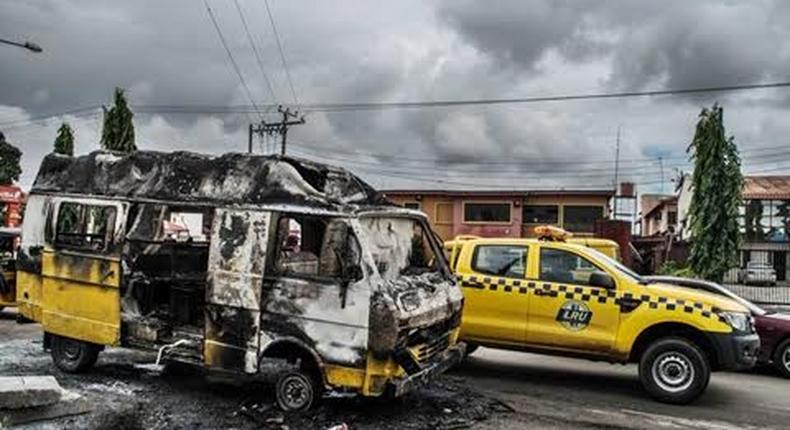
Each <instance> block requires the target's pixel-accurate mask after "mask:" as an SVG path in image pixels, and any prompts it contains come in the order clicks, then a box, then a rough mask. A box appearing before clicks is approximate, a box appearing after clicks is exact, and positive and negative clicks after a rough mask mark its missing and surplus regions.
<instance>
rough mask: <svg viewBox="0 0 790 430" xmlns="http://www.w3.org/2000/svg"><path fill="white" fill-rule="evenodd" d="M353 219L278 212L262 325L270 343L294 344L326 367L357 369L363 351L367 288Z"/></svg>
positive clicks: (366, 332) (368, 297)
mask: <svg viewBox="0 0 790 430" xmlns="http://www.w3.org/2000/svg"><path fill="white" fill-rule="evenodd" d="M352 221H353V220H349V219H345V218H338V217H331V216H317V215H307V214H296V213H294V214H291V213H283V214H279V216H278V223H277V228H276V237H275V238H274V240H273V241H272V242H271V243H273V245H272V247H273V248H274V249H276V251H275V252H276V254H275V255H273V256H271V257H272V258H271V259H270V260H269V261H270V264H271V266H270V271H269V272H267V277H266V282H265V287H264V288H265V290H264V307H265V309H264V313H263V318H262V320H263V322H262V325H263V330H264V331H265V333H267V334H268V335H269V336H270V339H272V340H273V341H275V342H276V341H277V339H278V338H279V339H282V338H288V339H291V340H296V341H298V342H301V343H302V344H304V345H308V346H310V347H311V348H313V349H314V350H315V351H317V352H318V354H319V355H320V356H321V358H322V360H324V362H325V363H328V364H336V365H344V366H351V367H360V366H362V365H363V364H364V361H365V357H366V356H367V350H368V325H369V323H368V320H369V315H370V295H371V286H370V285H369V279H368V278H367V275H366V274H365V272H366V271H365V270H362V269H361V268H360V267H361V266H363V264H362V253H361V248H360V244H359V242H358V240H357V237H358V236H357V235H356V234H355V232H354V231H355V229H358V224H357V227H354V224H352ZM351 268H354V270H351Z"/></svg>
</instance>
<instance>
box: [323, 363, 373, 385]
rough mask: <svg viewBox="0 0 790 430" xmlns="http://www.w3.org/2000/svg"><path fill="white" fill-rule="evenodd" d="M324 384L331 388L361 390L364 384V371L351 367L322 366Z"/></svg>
mask: <svg viewBox="0 0 790 430" xmlns="http://www.w3.org/2000/svg"><path fill="white" fill-rule="evenodd" d="M324 375H325V377H326V382H327V384H329V385H330V386H332V387H343V388H350V389H353V390H361V389H362V386H363V385H364V384H365V371H364V370H362V369H355V368H353V367H343V366H337V365H333V364H328V365H326V366H324Z"/></svg>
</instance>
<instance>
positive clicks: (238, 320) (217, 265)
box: [203, 208, 272, 373]
mask: <svg viewBox="0 0 790 430" xmlns="http://www.w3.org/2000/svg"><path fill="white" fill-rule="evenodd" d="M271 219H272V214H271V212H261V211H248V210H239V209H228V208H218V209H216V211H215V214H214V221H213V225H212V228H211V241H210V248H209V260H208V285H207V287H206V326H205V345H204V350H203V358H204V361H205V364H206V365H207V366H210V367H218V368H222V369H230V370H240V371H244V372H247V373H255V372H257V370H258V347H259V328H260V313H261V312H260V309H261V288H262V283H263V277H264V275H265V267H266V251H267V242H268V240H269V228H270V222H271Z"/></svg>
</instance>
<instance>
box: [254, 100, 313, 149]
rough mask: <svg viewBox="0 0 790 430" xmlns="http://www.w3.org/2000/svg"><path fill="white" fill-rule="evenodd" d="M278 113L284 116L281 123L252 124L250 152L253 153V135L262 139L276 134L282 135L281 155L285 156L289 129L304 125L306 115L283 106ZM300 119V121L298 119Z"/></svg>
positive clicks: (262, 122) (278, 108) (278, 109)
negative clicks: (300, 114)
mask: <svg viewBox="0 0 790 430" xmlns="http://www.w3.org/2000/svg"><path fill="white" fill-rule="evenodd" d="M277 112H279V113H281V114H282V119H281V120H280V121H279V122H266V121H261V123H260V124H258V125H255V124H250V128H249V139H248V142H247V143H248V151H249V152H250V153H252V134H253V133H255V134H258V135H260V136H261V137H263V136H264V135H269V136H274V135H275V134H279V135H280V155H285V148H286V144H287V139H288V128H290V127H291V126H293V125H299V124H304V123H305V120H304V115H302V116H299V113H298V112H296V111H293V112H292V111H291V108H283V107H282V106H278V107H277ZM297 118H298V119H297Z"/></svg>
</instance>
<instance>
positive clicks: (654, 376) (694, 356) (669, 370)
mask: <svg viewBox="0 0 790 430" xmlns="http://www.w3.org/2000/svg"><path fill="white" fill-rule="evenodd" d="M639 379H640V380H641V382H642V386H644V387H645V390H646V391H647V392H648V393H649V394H650V395H651V396H652V397H653V398H655V399H656V400H658V401H661V402H665V403H674V404H686V403H689V402H691V401H692V400H694V399H696V398H697V397H699V396H700V395H701V394H702V392H703V391H705V388H707V386H708V382H709V381H710V364H709V363H708V360H707V358H706V357H705V354H704V353H703V352H702V351H701V350H700V349H699V348H698V347H697V346H696V345H694V344H693V343H692V342H690V341H688V340H686V339H683V338H678V337H668V338H663V339H658V340H657V341H655V342H653V343H652V344H651V345H650V346H649V347H648V348H647V349H646V350H645V352H644V354H642V357H641V359H640V361H639Z"/></svg>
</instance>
